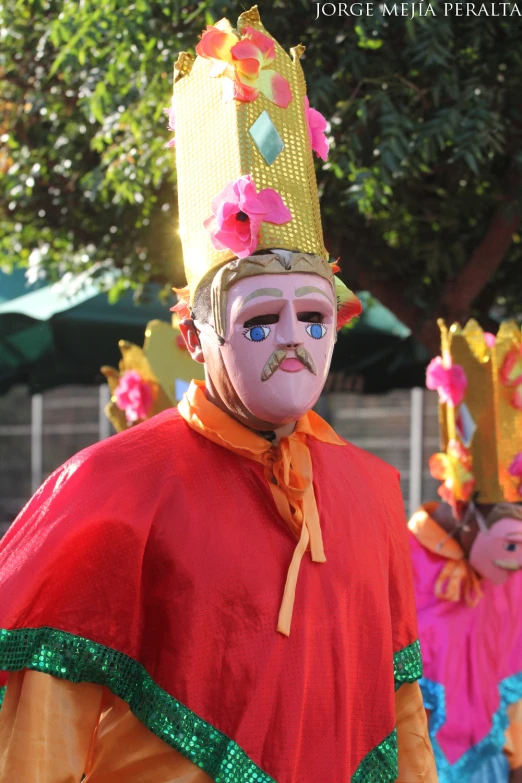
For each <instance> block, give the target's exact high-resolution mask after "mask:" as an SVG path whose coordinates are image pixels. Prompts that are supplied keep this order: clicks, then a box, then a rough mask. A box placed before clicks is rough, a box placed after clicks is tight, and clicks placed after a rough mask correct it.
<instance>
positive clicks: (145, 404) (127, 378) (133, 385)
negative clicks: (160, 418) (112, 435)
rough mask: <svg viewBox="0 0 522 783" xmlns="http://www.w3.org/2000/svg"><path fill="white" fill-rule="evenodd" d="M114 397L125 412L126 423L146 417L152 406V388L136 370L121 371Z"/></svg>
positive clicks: (132, 422)
mask: <svg viewBox="0 0 522 783" xmlns="http://www.w3.org/2000/svg"><path fill="white" fill-rule="evenodd" d="M114 397H115V398H116V405H117V406H118V408H119V409H120V410H122V411H124V412H125V418H126V419H127V422H128V424H134V423H135V422H136V421H141V420H142V419H146V418H147V416H148V415H149V413H150V409H151V408H152V403H153V395H152V389H151V387H150V385H149V384H148V383H147V381H144V380H143V378H142V377H141V375H140V374H139V372H137V371H136V370H127V371H126V372H124V373H122V375H121V376H120V380H119V383H118V385H117V386H116V388H115V390H114Z"/></svg>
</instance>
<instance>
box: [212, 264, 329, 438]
mask: <svg viewBox="0 0 522 783" xmlns="http://www.w3.org/2000/svg"><path fill="white" fill-rule="evenodd" d="M335 333H336V303H335V302H334V296H333V291H332V286H331V284H330V283H329V282H328V281H327V280H325V279H324V278H322V277H320V276H319V275H315V274H306V273H303V274H301V273H298V272H295V273H289V274H284V275H281V274H273V275H272V274H265V275H258V276H254V277H248V278H245V279H243V280H239V281H238V282H237V283H235V284H234V285H233V286H232V287H231V288H230V290H229V291H228V295H227V327H226V334H225V343H224V345H223V346H222V347H221V348H220V350H221V355H222V358H223V362H224V365H225V368H226V371H227V373H228V376H229V378H230V381H231V383H232V385H233V386H234V389H235V391H236V393H237V395H238V396H239V398H240V400H241V402H242V403H243V405H244V406H245V407H246V408H247V409H248V410H249V411H250V412H251V413H252V414H253V415H254V416H255V417H256V418H258V419H261V420H263V421H268V422H273V423H274V424H278V425H281V424H285V423H289V422H291V421H296V420H297V419H299V418H300V417H301V416H302V415H304V414H305V413H306V412H307V411H309V410H310V408H312V407H313V406H314V405H315V403H316V402H317V399H318V398H319V395H320V394H321V391H322V388H323V386H324V383H325V381H326V376H327V374H328V369H329V367H330V361H331V358H332V351H333V348H334V344H335Z"/></svg>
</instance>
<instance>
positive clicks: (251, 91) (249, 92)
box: [232, 79, 259, 103]
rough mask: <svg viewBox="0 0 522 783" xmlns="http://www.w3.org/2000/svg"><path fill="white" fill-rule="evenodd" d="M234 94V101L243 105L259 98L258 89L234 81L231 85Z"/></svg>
mask: <svg viewBox="0 0 522 783" xmlns="http://www.w3.org/2000/svg"><path fill="white" fill-rule="evenodd" d="M232 84H233V87H234V94H233V97H234V98H235V99H236V101H243V102H244V103H250V101H255V100H256V98H258V97H259V89H258V88H257V87H251V86H250V85H248V84H244V83H242V82H240V81H239V79H236V80H235V81H234V82H233V83H232Z"/></svg>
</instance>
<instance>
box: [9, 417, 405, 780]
mask: <svg viewBox="0 0 522 783" xmlns="http://www.w3.org/2000/svg"><path fill="white" fill-rule="evenodd" d="M308 444H309V448H310V451H311V454H312V461H313V466H314V489H315V494H316V498H317V504H318V509H319V516H320V519H321V526H322V531H323V539H324V545H325V551H326V556H327V563H325V564H318V563H313V562H312V561H311V560H310V558H308V557H306V558H305V559H304V560H303V563H302V565H301V571H300V575H299V583H298V588H297V595H296V602H295V607H294V615H293V621H292V633H291V636H290V637H289V638H285V637H283V636H282V635H281V634H278V633H276V630H275V624H276V619H277V614H278V609H279V603H280V599H281V595H282V590H283V586H284V583H285V577H286V571H287V568H288V564H289V562H290V560H291V557H292V554H293V550H294V548H295V539H294V538H293V537H292V535H291V534H290V532H289V530H288V528H287V527H286V526H285V524H284V523H283V521H282V520H281V519H280V518H279V517H278V514H277V511H276V509H275V505H274V501H273V499H272V496H271V494H270V491H269V488H268V486H267V484H266V479H265V478H264V475H263V467H262V466H261V465H260V464H258V463H255V462H253V461H251V460H248V459H245V458H243V457H240V456H238V455H236V454H234V453H233V452H231V451H228V450H226V449H224V448H222V447H220V446H218V445H216V444H214V443H212V442H210V441H208V440H207V439H206V438H204V437H202V436H201V435H200V434H198V433H195V432H194V431H192V430H191V429H190V428H189V427H188V425H187V424H186V423H185V422H184V421H183V420H182V419H181V417H180V416H179V414H178V413H177V411H172V410H171V411H167V412H165V413H164V414H161V415H159V416H156V417H154V418H153V419H151V420H150V421H149V422H147V423H145V424H142V425H139V426H138V427H135V428H132V429H131V430H130V431H127V432H125V433H122V434H120V435H117V436H114V437H113V438H110V439H109V440H107V441H104V442H102V443H100V444H96V445H95V446H92V447H91V448H89V449H86V450H85V451H83V452H81V453H80V454H78V455H77V456H75V457H74V458H73V459H72V460H70V461H69V462H68V463H66V464H65V465H64V466H63V467H62V468H60V469H59V470H58V471H57V472H56V473H54V474H53V476H51V478H49V479H48V481H47V482H46V483H45V484H44V485H43V487H42V488H41V489H40V490H39V491H38V492H37V494H36V495H35V496H34V498H33V499H32V500H31V501H30V502H29V504H28V505H27V506H26V508H25V509H24V511H23V512H22V514H21V515H20V517H19V518H18V520H17V521H16V522H15V523H14V525H13V526H12V527H11V529H10V530H9V531H8V533H7V535H6V536H5V538H4V540H3V541H2V549H1V552H0V596H1V600H0V627H1V628H3V629H6V630H4V631H2V632H0V668H3V669H7V670H15V669H20V668H33V669H38V670H40V671H47V672H49V673H51V674H53V675H55V676H60V677H64V678H66V679H70V680H73V681H81V680H83V681H91V682H100V683H102V684H104V685H107V686H108V687H110V688H111V689H112V690H113V692H115V693H116V695H118V696H120V698H124V699H125V700H126V701H128V702H129V704H130V705H131V708H132V710H133V712H134V713H135V714H136V715H137V717H138V718H139V719H140V720H142V721H143V722H144V723H145V725H147V726H148V727H149V728H150V729H151V730H152V731H153V732H154V733H156V734H157V735H158V736H160V737H162V738H163V739H164V740H165V741H166V742H168V743H169V744H170V745H171V746H172V747H175V748H176V749H177V750H179V751H180V752H182V753H184V754H185V755H186V756H187V757H188V758H190V759H191V760H192V761H194V762H195V763H196V764H198V765H199V766H201V767H202V768H203V769H204V770H205V771H206V772H207V773H208V774H209V775H210V776H211V777H212V778H213V779H214V780H216V781H218V783H221V781H223V783H243V782H244V783H247V782H248V783H250V781H261V782H262V783H268V782H269V781H273V780H277V781H278V783H295V781H297V780H299V781H300V782H301V783H318V781H321V782H322V781H328V783H346V781H348V780H349V779H352V780H354V781H361V782H364V783H371V782H372V781H376V782H377V781H386V780H390V781H391V780H394V779H395V776H396V747H395V739H394V662H395V681H396V685H398V684H400V683H401V682H404V681H412V680H413V679H416V678H417V677H418V676H420V664H419V655H418V648H417V645H416V643H415V640H416V636H417V632H416V623H415V609H414V601H413V593H412V584H411V574H410V571H411V568H410V562H409V551H408V543H407V535H406V526H405V521H404V514H403V504H402V499H401V496H400V492H399V484H398V478H397V473H396V471H394V470H393V469H392V468H390V467H389V466H388V465H385V464H384V463H382V462H381V461H380V460H378V459H377V458H375V457H373V456H371V455H368V454H366V453H365V452H362V451H361V450H359V449H357V448H355V447H353V446H350V445H346V446H345V447H342V446H336V445H331V444H326V443H321V442H319V441H317V440H315V439H314V438H312V437H309V438H308ZM256 776H257V777H256Z"/></svg>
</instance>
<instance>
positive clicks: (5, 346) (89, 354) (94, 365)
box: [0, 270, 174, 393]
mask: <svg viewBox="0 0 522 783" xmlns="http://www.w3.org/2000/svg"><path fill="white" fill-rule="evenodd" d="M158 293H159V287H158V286H153V285H150V286H148V287H147V289H146V291H145V294H144V297H143V303H142V304H140V305H137V304H135V302H134V300H133V295H132V292H131V291H128V292H126V293H124V294H123V296H122V297H121V298H120V299H119V300H118V302H117V303H116V304H110V303H109V301H108V299H107V295H106V294H101V293H98V290H97V289H96V288H94V287H86V288H84V289H82V291H81V292H80V293H78V294H76V295H74V296H72V297H65V296H63V295H60V294H59V293H57V292H56V290H55V289H53V288H52V287H51V286H48V285H45V284H42V283H39V284H36V285H34V286H31V287H28V286H27V285H26V281H25V276H24V272H23V270H16V271H15V272H13V273H12V274H11V275H5V274H1V273H0V393H5V392H6V391H7V390H8V389H9V388H10V387H11V386H12V385H13V384H15V383H23V384H28V385H29V388H30V391H31V393H35V392H41V391H45V390H46V389H50V388H53V387H55V386H60V385H62V384H67V383H74V384H93V383H103V382H104V380H105V379H104V377H103V375H102V374H101V373H100V367H101V366H102V365H106V364H107V365H112V366H115V367H117V366H118V362H119V360H120V358H121V354H120V350H119V348H118V341H119V340H128V341H129V342H133V343H137V344H138V345H142V344H143V339H144V330H145V326H146V325H147V323H148V322H149V321H152V320H154V319H160V320H164V321H167V322H170V312H169V307H170V306H171V305H172V304H173V302H174V300H172V302H170V303H168V304H162V303H161V302H160V301H159V299H158Z"/></svg>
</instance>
